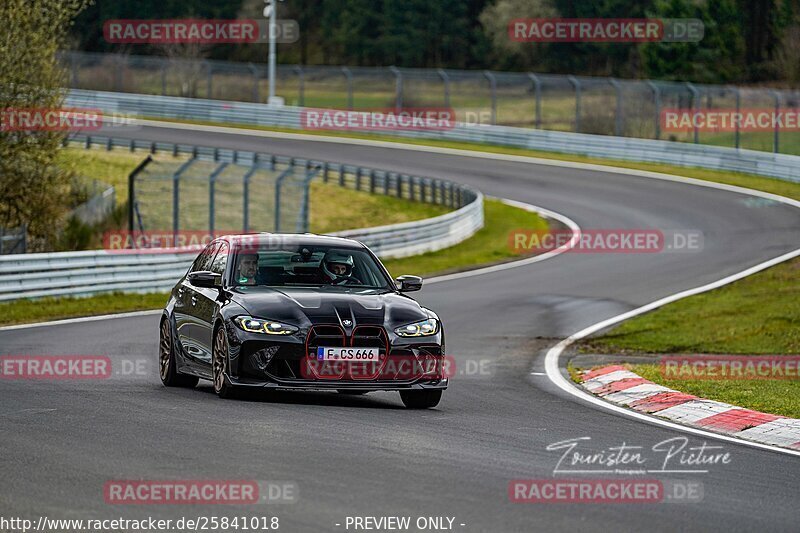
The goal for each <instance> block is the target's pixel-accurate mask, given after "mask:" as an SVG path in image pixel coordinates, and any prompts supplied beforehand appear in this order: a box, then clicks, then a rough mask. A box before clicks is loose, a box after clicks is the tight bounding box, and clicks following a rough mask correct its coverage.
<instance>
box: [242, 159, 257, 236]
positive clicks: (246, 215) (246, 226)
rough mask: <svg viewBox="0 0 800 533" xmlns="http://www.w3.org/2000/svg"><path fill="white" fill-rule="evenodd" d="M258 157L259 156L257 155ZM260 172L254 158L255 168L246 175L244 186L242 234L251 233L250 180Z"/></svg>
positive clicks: (251, 168)
mask: <svg viewBox="0 0 800 533" xmlns="http://www.w3.org/2000/svg"><path fill="white" fill-rule="evenodd" d="M256 155H257V154H256ZM257 171H258V160H257V159H256V158H255V157H254V159H253V166H252V167H250V170H248V171H247V172H245V174H244V184H243V189H244V190H243V192H244V194H243V198H242V200H243V202H244V205H243V206H242V226H243V227H242V232H243V233H247V232H249V231H250V178H251V177H252V175H253V174H255V173H256V172H257Z"/></svg>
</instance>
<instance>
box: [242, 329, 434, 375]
mask: <svg viewBox="0 0 800 533" xmlns="http://www.w3.org/2000/svg"><path fill="white" fill-rule="evenodd" d="M226 329H227V331H228V337H229V346H230V365H229V367H228V370H229V372H228V375H227V379H228V381H229V384H230V385H232V386H235V387H242V388H266V389H275V390H321V391H325V390H358V391H403V390H444V389H446V388H447V386H448V383H449V379H448V376H447V375H445V370H444V350H443V336H442V334H441V332H440V333H438V334H436V335H431V336H429V337H419V338H403V337H399V336H397V335H395V334H394V333H393V332H387V329H386V328H383V327H381V326H358V327H357V328H355V330H353V331H350V332H345V331H344V330H342V328H340V327H339V326H331V325H315V326H312V327H310V328H307V329H305V330H301V331H299V332H298V333H296V334H294V335H287V336H274V337H273V336H269V337H267V336H265V335H264V334H258V333H248V332H245V331H242V330H241V329H239V328H238V327H236V326H235V325H233V324H229V325H228V327H226ZM348 333H349V334H348ZM317 346H358V347H377V348H379V351H380V362H378V363H343V362H336V363H322V362H319V361H317V360H316V356H315V355H314V354H316V348H317ZM327 365H330V366H327Z"/></svg>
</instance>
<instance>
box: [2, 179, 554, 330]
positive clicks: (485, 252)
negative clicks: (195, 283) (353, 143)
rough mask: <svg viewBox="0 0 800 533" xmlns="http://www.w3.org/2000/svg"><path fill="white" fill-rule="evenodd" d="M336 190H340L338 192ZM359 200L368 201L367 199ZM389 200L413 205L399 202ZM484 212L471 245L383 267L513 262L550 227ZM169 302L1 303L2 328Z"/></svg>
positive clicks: (526, 217)
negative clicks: (514, 243) (530, 238)
mask: <svg viewBox="0 0 800 533" xmlns="http://www.w3.org/2000/svg"><path fill="white" fill-rule="evenodd" d="M331 187H334V186H331ZM336 189H337V190H341V189H339V188H338V186H336ZM348 192H350V193H352V192H353V191H348ZM358 194H366V195H368V196H369V194H368V193H358ZM389 200H394V201H397V202H402V203H403V204H408V203H409V202H407V201H404V200H397V199H395V198H389ZM350 205H352V204H350ZM418 205H424V204H418ZM484 206H485V226H484V228H483V229H481V230H480V231H478V232H477V233H476V234H475V235H474V236H472V237H471V238H470V239H467V240H466V241H464V242H462V243H460V244H457V245H456V246H452V247H450V248H446V249H444V250H440V251H438V252H431V253H427V254H423V255H418V256H414V257H409V258H404V259H396V260H388V261H386V262H385V263H386V267H387V268H388V269H389V272H391V274H392V275H393V276H398V275H400V274H410V273H413V274H421V275H432V274H435V273H443V272H452V271H456V270H465V269H468V268H473V267H478V266H482V265H486V264H490V263H496V262H499V261H505V260H509V259H512V258H516V257H519V256H518V255H517V254H514V253H513V252H512V251H511V250H510V248H509V247H508V245H507V243H508V233H509V232H510V231H511V230H513V229H517V228H530V229H546V228H547V222H546V221H545V220H543V219H542V218H540V217H539V216H538V215H536V214H535V213H531V212H529V211H525V210H523V209H519V208H517V207H511V206H507V205H505V204H503V203H502V202H500V201H497V200H486V201H485V203H484ZM426 207H427V206H426ZM384 220H386V218H385V217H384ZM167 297H168V295H167V294H166V293H157V294H104V295H98V296H90V297H88V298H46V299H41V300H33V301H31V300H19V301H16V302H8V303H0V325H10V324H22V323H28V322H41V321H45V320H58V319H62V318H74V317H82V316H92V315H104V314H109V313H123V312H128V311H141V310H146V309H158V308H159V307H162V306H163V305H164V304H165V303H166V301H167Z"/></svg>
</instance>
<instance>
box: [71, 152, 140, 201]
mask: <svg viewBox="0 0 800 533" xmlns="http://www.w3.org/2000/svg"><path fill="white" fill-rule="evenodd" d="M145 157H147V155H146V154H144V153H142V152H139V153H131V152H126V151H123V150H115V151H110V152H109V151H104V150H85V149H83V148H65V149H63V150H61V151H59V153H58V164H59V165H61V166H64V167H66V168H70V169H72V170H74V171H75V172H76V173H77V174H78V175H79V176H82V177H84V178H88V179H89V180H99V181H101V182H103V183H107V184H108V185H112V186H114V188H115V192H116V197H117V203H118V204H122V203H125V202H127V200H128V175H129V174H130V173H131V172H132V171H133V169H135V168H136V166H137V165H139V163H141V162H142V161H143V160H144V159H145Z"/></svg>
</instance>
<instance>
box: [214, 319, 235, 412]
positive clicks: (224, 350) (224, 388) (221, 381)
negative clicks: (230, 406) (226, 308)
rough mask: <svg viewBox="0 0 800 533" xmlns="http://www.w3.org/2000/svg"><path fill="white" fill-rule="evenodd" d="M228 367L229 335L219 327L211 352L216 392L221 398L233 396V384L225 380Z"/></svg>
mask: <svg viewBox="0 0 800 533" xmlns="http://www.w3.org/2000/svg"><path fill="white" fill-rule="evenodd" d="M227 368H228V336H227V335H226V334H225V328H224V327H222V326H221V327H219V328H218V329H217V333H216V334H215V335H214V349H213V350H212V354H211V372H212V374H213V377H214V392H216V393H217V396H219V397H220V398H233V396H234V389H233V386H232V385H231V384H230V383H228V382H227V381H226V380H225V370H226V369H227Z"/></svg>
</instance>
